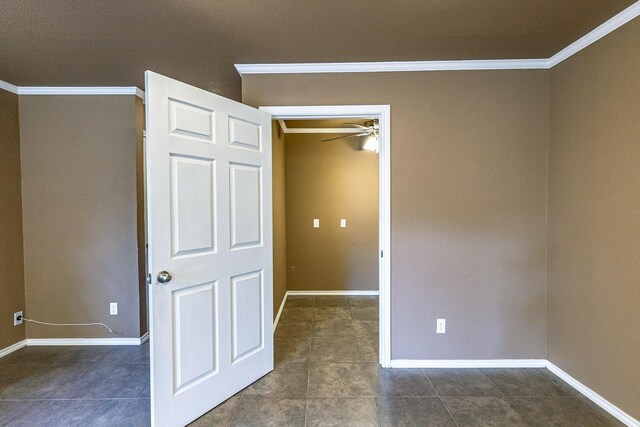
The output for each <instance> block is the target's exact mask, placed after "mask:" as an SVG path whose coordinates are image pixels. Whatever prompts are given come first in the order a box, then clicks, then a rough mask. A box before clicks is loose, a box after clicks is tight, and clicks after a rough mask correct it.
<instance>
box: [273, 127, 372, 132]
mask: <svg viewBox="0 0 640 427" xmlns="http://www.w3.org/2000/svg"><path fill="white" fill-rule="evenodd" d="M362 132H364V129H360V128H290V127H288V128H287V130H286V131H285V132H284V133H362Z"/></svg>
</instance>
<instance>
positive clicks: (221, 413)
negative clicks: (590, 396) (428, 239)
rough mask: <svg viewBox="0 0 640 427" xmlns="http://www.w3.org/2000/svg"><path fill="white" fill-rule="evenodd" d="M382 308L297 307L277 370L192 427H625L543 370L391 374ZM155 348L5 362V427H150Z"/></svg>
mask: <svg viewBox="0 0 640 427" xmlns="http://www.w3.org/2000/svg"><path fill="white" fill-rule="evenodd" d="M377 304H378V301H377V298H375V297H348V298H345V297H315V298H313V297H289V298H288V299H287V303H286V305H285V309H284V310H283V313H282V316H281V318H280V322H279V324H278V328H277V330H276V333H275V360H276V362H275V369H274V371H273V372H271V373H270V374H268V375H266V376H265V377H263V378H262V379H260V380H259V381H257V382H256V383H254V384H252V385H251V386H249V387H247V388H246V389H245V390H243V391H242V392H240V393H238V394H237V395H235V396H233V397H232V398H230V399H229V400H227V401H226V402H224V403H223V404H222V405H220V406H218V407H217V408H215V409H214V410H212V411H210V412H209V413H207V414H205V415H204V416H203V417H201V418H200V419H198V420H196V421H195V422H194V423H193V424H192V425H193V426H278V427H286V426H306V427H314V426H520V425H524V426H530V425H536V426H612V425H621V424H620V423H618V422H617V421H616V420H615V419H613V418H612V417H610V416H609V415H608V414H607V413H605V412H604V411H602V410H601V409H600V408H598V407H597V406H595V405H594V404H592V403H591V402H589V401H588V400H587V399H586V398H584V397H582V396H581V395H579V394H578V393H577V392H575V391H574V390H573V389H572V388H571V387H570V386H568V385H567V384H566V383H564V382H562V380H560V379H559V378H557V377H556V376H554V375H553V374H551V373H550V372H549V371H547V370H545V369H381V368H380V367H379V366H378V363H377V360H378V316H377V311H378V310H377ZM148 363H149V348H148V344H147V345H143V346H140V347H135V346H131V347H129V346H126V347H106V346H105V347H102V346H101V347H27V348H24V349H21V350H19V351H17V352H15V353H12V354H10V355H9V356H6V357H4V358H2V359H0V426H147V425H149V365H148Z"/></svg>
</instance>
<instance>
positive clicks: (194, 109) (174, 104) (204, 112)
mask: <svg viewBox="0 0 640 427" xmlns="http://www.w3.org/2000/svg"><path fill="white" fill-rule="evenodd" d="M169 123H170V125H169V129H170V133H171V134H172V135H181V136H188V137H191V138H197V139H200V140H204V141H208V142H214V140H213V111H212V110H210V109H207V108H203V107H199V106H196V105H192V104H189V103H186V102H182V101H178V100H176V99H170V100H169Z"/></svg>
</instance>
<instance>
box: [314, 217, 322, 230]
mask: <svg viewBox="0 0 640 427" xmlns="http://www.w3.org/2000/svg"><path fill="white" fill-rule="evenodd" d="M313 228H320V220H319V219H318V218H314V219H313Z"/></svg>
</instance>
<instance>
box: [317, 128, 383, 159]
mask: <svg viewBox="0 0 640 427" xmlns="http://www.w3.org/2000/svg"><path fill="white" fill-rule="evenodd" d="M343 125H348V126H353V127H356V128H360V129H362V132H360V133H353V134H350V135H342V136H338V137H336V138H329V139H323V140H322V142H329V141H336V140H338V139H347V138H357V137H361V136H366V137H367V138H366V139H365V142H364V144H363V146H362V149H363V150H367V151H375V152H376V153H377V152H378V131H379V129H380V125H379V124H378V121H377V120H367V121H366V122H364V123H363V124H359V123H343Z"/></svg>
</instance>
